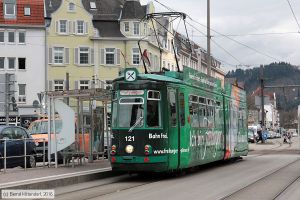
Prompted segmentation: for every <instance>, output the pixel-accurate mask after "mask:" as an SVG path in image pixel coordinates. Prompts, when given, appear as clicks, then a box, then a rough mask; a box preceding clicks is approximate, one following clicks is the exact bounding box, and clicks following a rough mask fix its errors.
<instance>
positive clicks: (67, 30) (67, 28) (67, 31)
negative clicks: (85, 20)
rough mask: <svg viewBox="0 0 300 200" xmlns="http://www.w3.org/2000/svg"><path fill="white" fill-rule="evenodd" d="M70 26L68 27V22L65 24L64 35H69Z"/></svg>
mask: <svg viewBox="0 0 300 200" xmlns="http://www.w3.org/2000/svg"><path fill="white" fill-rule="evenodd" d="M70 32H71V31H70V26H69V21H67V22H66V34H70Z"/></svg>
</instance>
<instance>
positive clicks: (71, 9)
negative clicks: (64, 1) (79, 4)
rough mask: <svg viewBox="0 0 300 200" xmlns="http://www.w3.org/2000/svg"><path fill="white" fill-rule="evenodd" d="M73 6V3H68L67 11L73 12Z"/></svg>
mask: <svg viewBox="0 0 300 200" xmlns="http://www.w3.org/2000/svg"><path fill="white" fill-rule="evenodd" d="M75 8H76V7H75V4H74V3H69V11H71V12H72V11H75Z"/></svg>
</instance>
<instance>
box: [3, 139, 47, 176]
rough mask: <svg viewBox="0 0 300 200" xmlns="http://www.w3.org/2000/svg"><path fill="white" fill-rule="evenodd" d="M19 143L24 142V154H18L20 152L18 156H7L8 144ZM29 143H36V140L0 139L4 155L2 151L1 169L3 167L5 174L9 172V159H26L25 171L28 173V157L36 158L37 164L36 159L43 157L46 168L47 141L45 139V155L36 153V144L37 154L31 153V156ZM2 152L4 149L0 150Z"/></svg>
mask: <svg viewBox="0 0 300 200" xmlns="http://www.w3.org/2000/svg"><path fill="white" fill-rule="evenodd" d="M17 141H23V144H24V149H23V154H22V153H21V152H19V154H18V151H16V152H17V155H15V156H7V152H8V151H7V150H8V149H7V143H8V142H17ZM28 141H32V142H34V143H35V142H36V139H33V138H23V139H0V144H2V143H3V155H2V152H1V151H0V169H1V168H2V167H3V171H4V173H6V170H7V161H8V159H18V158H24V170H25V171H26V170H27V159H28V157H30V156H34V158H35V162H36V158H37V157H41V156H43V167H45V161H46V157H45V156H46V141H45V139H43V153H37V152H36V147H37V145H36V143H35V146H34V150H35V153H34V154H32V153H31V152H30V154H28V152H27V142H28ZM0 150H2V148H1V149H0Z"/></svg>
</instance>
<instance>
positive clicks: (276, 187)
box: [220, 158, 300, 200]
mask: <svg viewBox="0 0 300 200" xmlns="http://www.w3.org/2000/svg"><path fill="white" fill-rule="evenodd" d="M299 167H300V158H299V159H297V160H295V161H293V162H291V163H289V164H287V165H284V166H282V167H280V168H278V169H275V170H273V171H272V172H271V173H269V174H267V175H265V176H263V177H261V178H259V179H257V180H256V181H254V182H252V183H250V184H248V185H245V186H244V187H242V188H240V189H238V190H236V191H234V192H232V193H230V194H228V195H226V196H224V197H222V198H220V200H235V199H236V200H240V199H243V200H247V199H249V200H250V199H251V200H252V199H273V200H275V199H277V198H278V197H280V196H281V195H282V194H283V193H284V192H285V191H286V190H287V189H288V188H289V187H290V186H291V185H293V184H294V183H295V182H297V181H298V180H299V179H300V172H299V170H298V169H299ZM283 177H284V178H283Z"/></svg>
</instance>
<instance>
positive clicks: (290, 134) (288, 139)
mask: <svg viewBox="0 0 300 200" xmlns="http://www.w3.org/2000/svg"><path fill="white" fill-rule="evenodd" d="M287 141H288V143H289V144H292V133H291V132H290V131H289V132H288V133H287Z"/></svg>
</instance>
